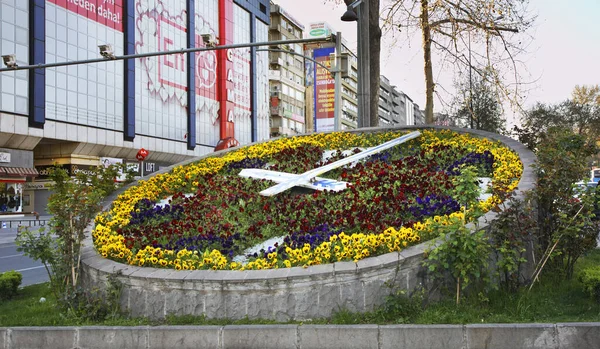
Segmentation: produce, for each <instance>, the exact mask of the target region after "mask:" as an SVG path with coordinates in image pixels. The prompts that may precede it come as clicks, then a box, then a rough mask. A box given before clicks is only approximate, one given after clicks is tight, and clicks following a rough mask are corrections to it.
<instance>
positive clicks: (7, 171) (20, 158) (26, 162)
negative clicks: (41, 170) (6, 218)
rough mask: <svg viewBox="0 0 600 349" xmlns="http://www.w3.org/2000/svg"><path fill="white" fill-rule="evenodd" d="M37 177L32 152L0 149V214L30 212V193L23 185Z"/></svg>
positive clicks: (31, 206) (31, 204) (31, 205)
mask: <svg viewBox="0 0 600 349" xmlns="http://www.w3.org/2000/svg"><path fill="white" fill-rule="evenodd" d="M37 175H38V172H37V170H36V169H35V168H33V152H31V151H24V150H13V149H0V214H7V213H20V212H31V211H32V208H33V203H32V192H31V191H29V190H25V187H24V184H25V183H27V182H31V181H32V179H33V178H34V177H36V176H37Z"/></svg>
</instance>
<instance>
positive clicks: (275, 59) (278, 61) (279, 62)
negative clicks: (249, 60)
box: [269, 56, 283, 66]
mask: <svg viewBox="0 0 600 349" xmlns="http://www.w3.org/2000/svg"><path fill="white" fill-rule="evenodd" d="M269 63H271V64H274V65H279V66H281V65H283V59H281V58H280V57H279V56H271V57H269Z"/></svg>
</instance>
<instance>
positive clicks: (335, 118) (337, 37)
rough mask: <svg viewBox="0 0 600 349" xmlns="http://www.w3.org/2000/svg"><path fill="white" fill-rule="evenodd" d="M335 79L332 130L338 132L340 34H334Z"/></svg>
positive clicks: (340, 98)
mask: <svg viewBox="0 0 600 349" xmlns="http://www.w3.org/2000/svg"><path fill="white" fill-rule="evenodd" d="M333 75H334V77H335V89H334V93H333V94H334V99H335V100H334V102H333V130H334V131H340V126H341V119H340V116H341V112H342V91H341V90H342V88H341V86H342V33H341V32H337V33H336V34H335V69H333Z"/></svg>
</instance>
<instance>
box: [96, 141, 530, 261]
mask: <svg viewBox="0 0 600 349" xmlns="http://www.w3.org/2000/svg"><path fill="white" fill-rule="evenodd" d="M399 135H401V132H386V133H376V134H352V133H330V134H315V135H311V136H303V137H292V138H282V139H278V140H274V141H270V142H266V143H261V144H256V145H252V146H248V147H245V148H241V149H239V150H234V151H231V152H228V153H226V154H224V155H223V156H220V157H209V158H205V159H203V160H201V161H199V162H197V163H194V164H190V165H187V166H178V167H176V168H174V169H173V170H172V171H171V172H170V173H166V174H158V175H155V176H153V177H151V178H150V179H148V180H147V181H140V182H139V183H138V185H137V186H136V187H133V188H131V189H129V190H127V191H125V192H124V193H123V194H121V195H120V196H119V197H118V198H117V199H116V200H115V201H114V202H113V206H112V208H111V210H109V211H107V212H104V213H102V214H100V215H98V217H96V226H95V229H94V231H93V238H94V245H95V247H96V249H97V250H98V252H99V253H100V254H102V256H104V257H107V258H110V259H113V260H115V261H119V262H123V263H128V264H131V265H137V266H151V267H157V268H174V269H184V270H194V269H219V270H223V269H227V270H245V269H268V268H281V267H291V266H309V265H315V264H324V263H332V262H337V261H358V260H360V259H363V258H366V257H368V256H375V255H380V254H384V253H387V252H392V251H399V250H401V249H402V248H404V247H406V246H408V245H410V244H412V243H415V242H417V241H421V240H426V239H430V238H433V237H435V236H437V234H438V233H439V232H440V230H443V226H445V225H450V224H454V223H456V222H457V221H464V220H465V219H474V218H476V216H475V215H474V214H473V213H474V212H486V211H488V210H489V209H490V208H492V207H493V206H494V205H496V204H498V203H499V200H500V199H499V197H500V195H498V194H500V193H502V192H509V191H512V190H513V189H514V188H515V187H516V185H517V183H518V181H519V178H520V175H521V173H522V165H521V163H520V161H519V157H518V156H517V154H515V153H513V152H512V151H510V150H509V149H508V148H506V147H505V146H503V145H502V144H501V143H499V142H495V141H490V140H487V139H483V138H476V137H473V136H471V135H468V134H458V133H455V132H451V131H424V132H423V134H422V135H421V136H420V137H418V138H416V139H414V140H411V141H409V142H407V143H405V144H402V145H400V146H397V147H395V148H392V149H390V150H389V151H387V152H384V153H380V154H377V155H374V156H372V157H370V158H368V159H366V161H363V162H361V163H358V164H355V166H348V167H344V168H340V169H337V170H334V171H331V172H329V173H327V174H326V175H324V176H326V177H329V178H335V179H339V180H344V181H347V182H349V183H351V184H352V185H351V186H350V187H349V188H348V189H346V190H344V191H341V192H308V193H306V192H301V193H298V192H297V191H287V192H284V193H281V194H278V195H276V196H273V197H263V196H260V195H259V194H258V193H259V192H260V191H261V190H263V189H266V188H267V187H269V186H271V185H272V184H273V183H271V182H268V181H259V180H253V179H247V178H242V177H240V176H238V173H239V171H240V170H241V169H243V168H265V167H266V166H268V168H269V169H270V170H275V171H282V172H289V173H302V172H305V171H307V170H310V169H312V168H315V167H317V166H321V165H324V164H325V162H324V161H323V160H322V155H323V152H324V151H325V150H330V149H336V150H340V151H343V150H348V149H356V148H359V147H362V148H364V147H371V146H374V145H378V144H381V143H383V142H385V141H388V140H390V139H393V138H395V137H398V136H399ZM356 151H359V150H356ZM341 156H343V155H341V152H339V153H338V154H337V155H335V156H333V157H332V158H329V159H327V160H326V161H327V162H332V161H335V160H337V159H339V158H340V157H341ZM461 165H473V166H475V167H476V169H477V170H478V172H479V174H480V175H481V176H489V177H492V181H493V192H494V195H493V196H491V197H490V198H489V199H488V200H486V201H484V202H479V203H477V204H476V205H473V204H474V203H463V202H459V199H460V198H457V197H456V196H455V195H454V194H455V192H456V190H455V181H454V179H455V178H456V177H457V176H459V175H460V173H461V169H462V168H463V167H462V166H461ZM165 198H168V203H167V204H164V205H159V204H157V203H158V202H160V201H161V200H164V199H165ZM465 204H468V206H469V207H471V209H470V210H468V211H467V210H465V209H464V207H461V205H462V206H464V205H465ZM474 208H477V209H474ZM465 215H466V217H465ZM275 237H280V238H281V240H280V241H281V243H278V244H274V246H270V247H269V248H267V249H266V250H263V251H261V252H258V253H256V254H253V255H251V256H245V257H249V262H247V263H239V262H235V261H234V258H235V257H236V256H239V255H240V254H242V255H243V254H244V253H243V252H244V251H245V250H246V249H247V248H249V247H251V246H254V245H256V244H258V243H260V242H261V241H264V240H266V239H270V238H275ZM236 260H237V259H236Z"/></svg>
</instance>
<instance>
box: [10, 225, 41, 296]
mask: <svg viewBox="0 0 600 349" xmlns="http://www.w3.org/2000/svg"><path fill="white" fill-rule="evenodd" d="M16 236H17V228H0V273H3V272H5V271H8V270H15V271H18V272H19V273H21V274H22V275H23V282H22V283H21V286H28V285H34V284H39V283H42V282H46V281H48V273H46V269H45V268H44V266H43V265H42V263H40V262H37V261H34V260H32V259H31V258H29V257H27V256H25V255H23V253H22V252H18V251H17V246H16V245H15V242H14V241H15V237H16Z"/></svg>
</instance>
